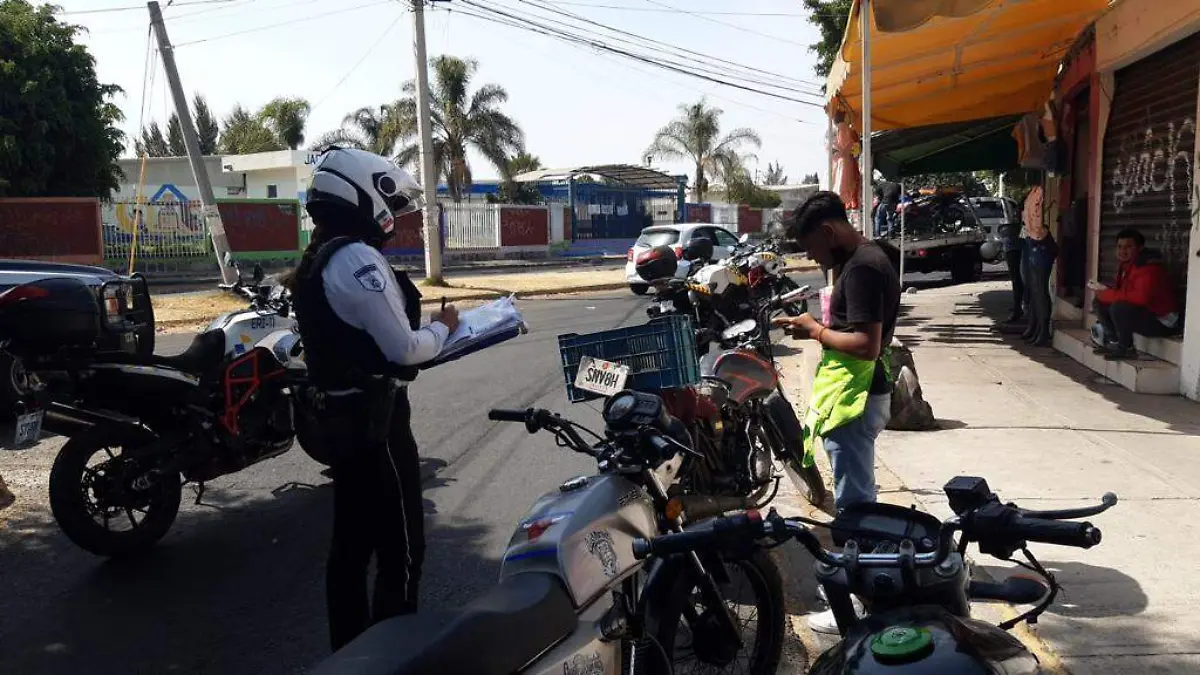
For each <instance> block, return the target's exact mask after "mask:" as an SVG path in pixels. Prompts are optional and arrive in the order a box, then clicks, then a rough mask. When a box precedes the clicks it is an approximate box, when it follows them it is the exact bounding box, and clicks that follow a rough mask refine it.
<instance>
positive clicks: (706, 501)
mask: <svg viewBox="0 0 1200 675" xmlns="http://www.w3.org/2000/svg"><path fill="white" fill-rule="evenodd" d="M675 499H678V500H679V505H680V506H681V507H683V514H684V516H685V517H686V518H687V520H688V521H689V522H695V521H697V520H704V519H705V518H713V517H716V516H720V515H723V514H725V513H728V512H729V511H742V510H745V509H748V508H750V506H751V504H750V501H749V500H748V499H747V498H745V497H725V496H721V497H714V496H711V495H680V496H679V497H675Z"/></svg>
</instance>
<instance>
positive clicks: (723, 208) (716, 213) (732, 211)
mask: <svg viewBox="0 0 1200 675" xmlns="http://www.w3.org/2000/svg"><path fill="white" fill-rule="evenodd" d="M712 222H713V224H714V225H725V226H727V227H728V226H732V227H731V228H730V229H733V230H736V229H737V224H738V207H737V204H713V205H712Z"/></svg>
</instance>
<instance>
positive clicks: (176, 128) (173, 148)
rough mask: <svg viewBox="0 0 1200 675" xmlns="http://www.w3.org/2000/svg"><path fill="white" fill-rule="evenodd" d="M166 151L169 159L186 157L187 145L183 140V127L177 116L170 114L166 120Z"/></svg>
mask: <svg viewBox="0 0 1200 675" xmlns="http://www.w3.org/2000/svg"><path fill="white" fill-rule="evenodd" d="M167 149H168V151H169V153H170V156H171V157H187V143H186V142H184V140H183V125H182V124H180V123H179V115H176V114H175V113H171V117H170V118H168V119H167Z"/></svg>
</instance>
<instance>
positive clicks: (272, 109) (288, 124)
mask: <svg viewBox="0 0 1200 675" xmlns="http://www.w3.org/2000/svg"><path fill="white" fill-rule="evenodd" d="M310 110H312V106H310V105H309V104H308V101H306V100H304V99H302V98H286V97H282V96H280V97H279V98H276V99H273V100H271V101H270V102H269V103H267V104H266V105H265V106H263V108H262V110H260V111H258V117H259V119H261V120H262V121H263V123H264V124H266V125H267V127H268V128H270V129H271V131H272V132H274V133H275V137H276V138H278V139H279V142H280V143H282V144H283V145H285V146H287V147H288V148H291V149H292V150H295V149H296V148H298V147H300V144H301V143H303V142H304V125H305V123H306V122H307V121H308V113H309V111H310Z"/></svg>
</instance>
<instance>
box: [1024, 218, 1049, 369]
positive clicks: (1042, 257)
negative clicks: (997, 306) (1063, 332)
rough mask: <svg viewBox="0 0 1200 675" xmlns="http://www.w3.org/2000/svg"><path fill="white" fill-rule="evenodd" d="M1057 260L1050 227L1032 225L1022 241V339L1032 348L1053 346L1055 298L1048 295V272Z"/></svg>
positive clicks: (1037, 224)
mask: <svg viewBox="0 0 1200 675" xmlns="http://www.w3.org/2000/svg"><path fill="white" fill-rule="evenodd" d="M1057 258H1058V243H1057V242H1055V241H1054V235H1052V234H1050V230H1049V228H1047V227H1045V226H1044V225H1042V224H1041V223H1040V222H1039V223H1034V224H1033V226H1032V227H1030V228H1029V236H1028V237H1026V238H1025V240H1024V262H1025V263H1027V265H1028V269H1029V273H1028V275H1027V283H1028V284H1029V305H1030V312H1029V326H1028V327H1027V328H1026V329H1025V333H1024V334H1023V335H1022V336H1021V337H1023V338H1024V339H1025V341H1026V342H1028V343H1029V344H1031V345H1033V346H1034V347H1048V346H1050V345H1051V344H1052V343H1053V337H1054V332H1053V329H1052V328H1051V327H1050V324H1051V321H1050V319H1051V315H1052V314H1053V313H1054V299H1053V298H1052V297H1051V295H1050V273H1051V272H1052V271H1053V269H1054V261H1055V260H1056V259H1057Z"/></svg>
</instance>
